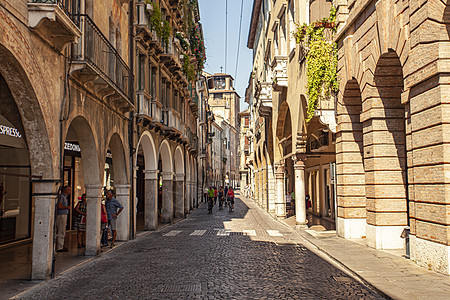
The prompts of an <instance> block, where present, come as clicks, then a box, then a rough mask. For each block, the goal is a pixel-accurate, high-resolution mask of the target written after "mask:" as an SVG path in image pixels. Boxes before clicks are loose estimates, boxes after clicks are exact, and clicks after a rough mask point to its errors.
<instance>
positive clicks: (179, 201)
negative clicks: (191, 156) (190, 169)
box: [175, 173, 185, 218]
mask: <svg viewBox="0 0 450 300" xmlns="http://www.w3.org/2000/svg"><path fill="white" fill-rule="evenodd" d="M184 201H185V198H184V174H183V173H181V174H175V217H176V218H184V217H185V214H184Z"/></svg>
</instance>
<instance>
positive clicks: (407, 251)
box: [400, 226, 411, 259]
mask: <svg viewBox="0 0 450 300" xmlns="http://www.w3.org/2000/svg"><path fill="white" fill-rule="evenodd" d="M410 231H411V229H410V228H409V226H407V227H405V228H404V229H403V232H402V234H401V235H400V237H401V238H403V239H405V258H407V259H410V257H411V255H410V253H411V252H410V246H409V233H410Z"/></svg>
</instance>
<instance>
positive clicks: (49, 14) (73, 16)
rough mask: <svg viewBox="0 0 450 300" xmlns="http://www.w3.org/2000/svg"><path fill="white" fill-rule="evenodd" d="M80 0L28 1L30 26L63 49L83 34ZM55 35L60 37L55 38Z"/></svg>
mask: <svg viewBox="0 0 450 300" xmlns="http://www.w3.org/2000/svg"><path fill="white" fill-rule="evenodd" d="M80 2H81V1H79V0H32V1H31V2H29V3H28V26H29V27H30V28H32V29H34V30H35V31H36V32H37V33H38V34H39V35H40V36H42V37H43V38H44V39H46V40H48V41H49V42H50V43H51V44H53V45H54V46H55V48H56V49H58V50H62V49H63V48H64V46H65V45H66V44H67V43H71V42H76V41H77V39H78V38H79V37H80V36H81V30H80V28H79V27H80ZM55 37H58V38H56V39H55Z"/></svg>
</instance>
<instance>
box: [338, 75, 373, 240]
mask: <svg viewBox="0 0 450 300" xmlns="http://www.w3.org/2000/svg"><path fill="white" fill-rule="evenodd" d="M342 91H343V92H342V93H340V94H339V101H338V102H337V119H338V124H339V126H338V130H337V134H336V165H337V176H338V177H339V178H338V180H337V185H338V187H337V198H338V199H337V202H338V218H337V233H338V235H340V236H342V237H345V238H362V237H364V236H365V235H366V196H365V172H364V149H363V123H362V121H361V120H360V115H361V113H362V98H361V91H360V88H359V84H358V82H357V81H356V79H354V78H353V79H351V80H349V81H348V82H347V83H346V85H345V88H344V89H343V90H342Z"/></svg>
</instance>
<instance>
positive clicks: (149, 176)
mask: <svg viewBox="0 0 450 300" xmlns="http://www.w3.org/2000/svg"><path fill="white" fill-rule="evenodd" d="M137 149H138V154H137V156H136V166H138V168H143V170H140V169H137V170H136V172H137V174H136V189H135V190H136V192H137V193H138V192H139V195H137V196H136V198H137V201H138V203H137V207H138V211H137V218H138V220H137V222H141V220H140V219H139V218H140V217H141V216H142V217H143V223H144V230H156V228H157V226H158V211H159V208H158V173H159V171H158V161H157V158H158V157H157V152H156V147H155V142H154V140H153V137H152V135H151V134H150V132H148V131H144V133H142V135H141V138H140V140H139V143H138V147H137ZM140 159H143V160H144V161H143V162H142V165H141V162H139V160H140ZM138 173H139V176H138ZM137 222H136V223H137ZM141 226H142V225H141Z"/></svg>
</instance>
